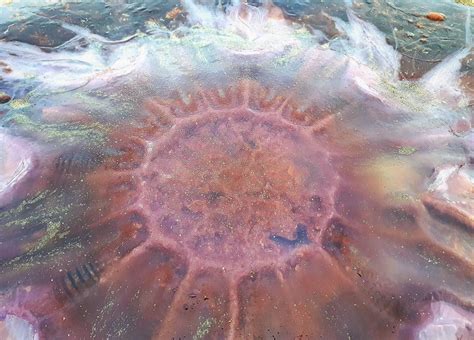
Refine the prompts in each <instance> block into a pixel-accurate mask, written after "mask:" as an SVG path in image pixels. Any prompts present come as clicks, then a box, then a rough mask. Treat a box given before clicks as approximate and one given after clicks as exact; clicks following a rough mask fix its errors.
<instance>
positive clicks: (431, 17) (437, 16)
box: [426, 12, 446, 21]
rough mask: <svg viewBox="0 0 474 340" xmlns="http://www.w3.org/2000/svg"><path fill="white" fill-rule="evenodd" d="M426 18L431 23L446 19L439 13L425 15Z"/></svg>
mask: <svg viewBox="0 0 474 340" xmlns="http://www.w3.org/2000/svg"><path fill="white" fill-rule="evenodd" d="M426 18H427V19H429V20H432V21H444V20H445V19H446V15H444V14H443V13H439V12H429V13H428V14H426Z"/></svg>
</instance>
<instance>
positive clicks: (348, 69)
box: [0, 1, 474, 339]
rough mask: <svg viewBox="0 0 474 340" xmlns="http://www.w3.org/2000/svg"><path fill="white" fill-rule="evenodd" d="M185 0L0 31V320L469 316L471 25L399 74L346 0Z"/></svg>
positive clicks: (301, 322)
mask: <svg viewBox="0 0 474 340" xmlns="http://www.w3.org/2000/svg"><path fill="white" fill-rule="evenodd" d="M182 10H183V13H185V17H186V20H184V22H185V23H183V24H182V25H181V26H179V28H177V29H175V30H166V29H161V28H160V29H158V28H156V30H154V31H153V32H151V33H149V34H146V35H145V34H143V35H140V34H137V35H135V36H133V37H131V38H130V39H124V40H122V41H119V42H114V41H110V40H107V39H105V38H102V37H100V36H97V35H94V34H92V33H90V32H88V31H86V30H85V29H83V28H78V27H74V26H72V25H68V24H63V27H64V28H65V29H68V30H70V31H71V32H73V33H74V34H75V37H74V38H73V39H71V40H70V41H69V42H67V43H65V44H63V45H61V46H60V47H58V48H56V49H53V50H48V51H43V50H41V49H40V48H38V47H34V46H30V45H27V44H22V43H18V42H1V43H0V46H1V48H0V61H1V62H2V65H6V67H8V69H9V72H4V73H3V74H2V73H0V75H1V81H2V82H1V86H2V89H5V92H7V94H8V95H9V96H10V97H11V100H10V101H9V102H8V103H5V104H2V105H3V106H2V107H1V111H2V112H4V114H3V116H2V128H1V130H0V150H1V154H0V170H1V173H0V247H1V248H0V320H1V321H0V337H2V338H3V339H10V338H11V339H18V338H21V339H38V338H39V339H65V338H71V339H109V338H110V339H149V338H157V339H204V338H206V339H208V338H210V339H224V338H228V339H263V338H265V339H270V338H273V339H275V338H276V339H306V338H308V339H316V338H324V339H348V338H349V339H411V338H413V339H455V338H458V339H459V338H462V339H468V338H473V337H474V333H473V327H474V262H473V259H474V248H473V245H474V234H473V232H474V196H473V195H474V164H473V162H474V161H473V159H474V130H473V129H472V126H473V124H474V120H473V113H472V102H473V97H472V91H471V92H470V91H469V89H468V88H467V87H465V86H463V83H462V82H459V84H458V80H459V77H460V75H461V74H460V68H461V64H462V60H464V59H465V58H467V57H468V55H469V54H470V55H471V58H472V43H471V41H470V38H469V37H470V35H469V34H466V37H467V38H466V48H465V49H463V50H462V51H460V52H457V53H455V54H454V55H453V56H451V57H449V58H447V59H446V60H445V61H443V62H441V63H440V64H439V65H438V66H436V67H435V68H434V69H432V70H431V71H430V72H429V73H428V74H426V76H424V77H423V78H421V79H417V80H410V81H408V80H400V79H399V77H398V74H399V61H400V56H399V55H398V53H397V52H396V51H395V50H394V49H393V48H392V47H390V46H389V45H387V43H386V42H385V38H384V36H383V35H382V33H380V32H379V31H378V30H377V29H376V28H375V27H374V26H372V25H371V24H368V23H366V22H364V21H362V20H361V19H359V18H358V17H357V16H356V15H355V14H354V13H353V12H352V10H351V8H350V7H348V8H347V16H346V17H345V20H342V19H339V18H330V17H329V16H326V17H325V20H326V21H328V20H329V21H330V22H331V25H333V26H332V27H333V30H336V31H337V34H336V36H335V38H333V39H327V37H326V35H325V34H324V32H322V31H316V30H310V29H308V28H307V27H305V26H304V23H301V22H300V23H299V24H298V23H295V22H292V21H290V19H289V18H286V16H285V15H284V14H283V12H282V11H281V10H280V9H279V8H277V7H275V6H274V5H272V4H270V3H268V2H267V3H264V4H263V5H261V6H259V7H253V6H251V5H247V4H239V3H234V4H233V5H229V6H227V7H226V8H225V10H223V9H221V8H220V7H217V8H216V7H214V6H204V5H202V4H199V3H195V2H191V1H184V2H183V8H182ZM469 16H470V14H469V13H468V14H467V18H468V19H469ZM467 23H469V21H468V20H467ZM466 28H467V30H469V29H470V27H469V25H468V24H467V25H466ZM464 76H465V77H472V75H464Z"/></svg>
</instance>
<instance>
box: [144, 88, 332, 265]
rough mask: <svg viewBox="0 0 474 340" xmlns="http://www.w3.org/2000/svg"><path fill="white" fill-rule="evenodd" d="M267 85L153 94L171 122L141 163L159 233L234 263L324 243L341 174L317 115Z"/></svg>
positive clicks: (155, 108)
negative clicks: (166, 96)
mask: <svg viewBox="0 0 474 340" xmlns="http://www.w3.org/2000/svg"><path fill="white" fill-rule="evenodd" d="M264 92H265V91H264V90H263V89H262V88H261V87H258V91H257V90H256V89H255V88H254V87H250V86H249V85H248V84H243V85H239V86H237V87H235V88H232V89H230V90H226V91H204V92H202V91H201V92H199V94H196V95H195V96H190V97H186V98H185V99H184V100H183V99H180V100H178V101H170V100H163V99H160V98H154V99H152V100H150V101H149V102H148V104H147V108H148V112H150V114H151V115H154V116H156V117H158V118H157V119H159V120H160V121H166V122H167V124H166V125H167V126H168V128H167V131H166V133H158V134H157V135H156V136H155V137H153V138H151V139H150V140H149V142H148V148H147V155H146V156H145V161H144V164H142V166H141V183H142V187H143V190H142V192H141V194H140V202H141V204H142V205H143V208H144V209H145V210H147V215H148V217H149V218H150V222H151V223H150V224H151V226H150V237H151V238H152V239H154V240H156V241H157V242H160V243H167V242H168V243H170V245H174V246H175V247H177V248H180V249H184V250H185V251H186V252H187V254H188V256H189V257H190V258H192V259H201V260H205V261H206V264H207V265H209V264H212V263H215V264H216V265H217V266H219V267H225V268H229V269H231V268H235V269H237V268H246V267H249V266H255V265H256V264H260V263H261V264H263V265H264V264H266V263H269V262H273V261H275V260H277V258H276V256H280V255H281V256H283V257H284V256H285V255H286V254H289V253H291V251H293V250H294V249H297V248H300V247H305V246H311V245H314V244H317V243H318V242H319V241H318V237H319V234H320V230H321V228H322V227H323V226H324V225H325V224H326V223H327V220H328V219H329V218H330V217H331V211H332V209H331V208H332V205H333V203H332V199H333V195H334V191H335V183H336V182H337V179H336V176H335V174H334V171H333V170H332V169H331V164H330V157H329V155H328V154H327V152H326V151H325V150H324V149H323V147H322V145H321V143H320V142H319V141H318V138H319V135H318V129H317V128H316V126H317V125H318V124H319V121H318V120H317V119H315V118H314V117H313V116H312V114H310V113H308V112H299V111H297V110H295V108H294V107H292V105H291V103H290V100H288V99H285V98H282V97H278V98H277V97H274V98H270V99H269V97H268V95H264Z"/></svg>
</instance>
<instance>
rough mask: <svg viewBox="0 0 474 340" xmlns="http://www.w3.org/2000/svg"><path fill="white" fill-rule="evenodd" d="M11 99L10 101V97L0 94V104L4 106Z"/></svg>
mask: <svg viewBox="0 0 474 340" xmlns="http://www.w3.org/2000/svg"><path fill="white" fill-rule="evenodd" d="M11 99H12V97H10V96H9V95H8V94H6V93H3V92H0V104H6V103H8V102H9V101H10V100H11Z"/></svg>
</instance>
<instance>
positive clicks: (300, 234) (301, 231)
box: [270, 223, 310, 248]
mask: <svg viewBox="0 0 474 340" xmlns="http://www.w3.org/2000/svg"><path fill="white" fill-rule="evenodd" d="M307 229H308V228H307V227H306V226H305V225H304V224H302V223H298V224H297V225H296V231H295V233H294V235H295V238H294V239H293V240H290V239H288V238H286V237H283V236H280V235H275V234H272V235H270V240H272V241H274V242H276V243H278V244H279V245H281V246H285V247H291V248H295V247H297V246H300V245H303V244H308V243H309V242H310V241H309V238H308V232H307Z"/></svg>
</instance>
